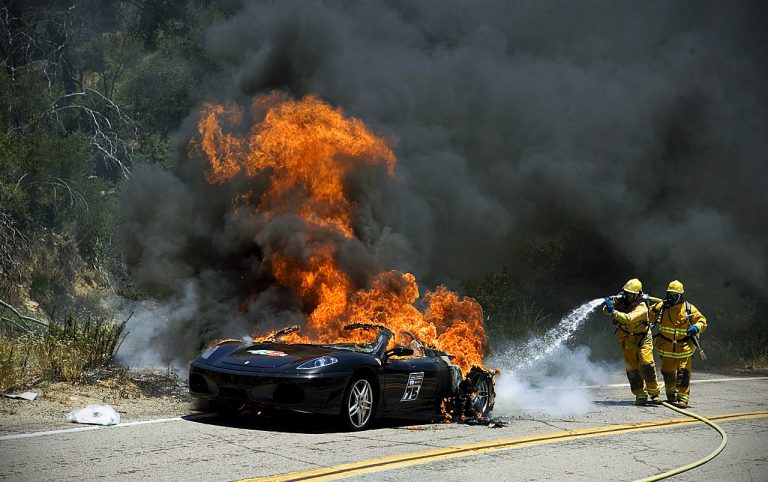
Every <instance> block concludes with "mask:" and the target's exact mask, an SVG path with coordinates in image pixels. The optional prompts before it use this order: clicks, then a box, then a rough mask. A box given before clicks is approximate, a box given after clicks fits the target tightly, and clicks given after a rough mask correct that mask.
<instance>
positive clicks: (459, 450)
mask: <svg viewBox="0 0 768 482" xmlns="http://www.w3.org/2000/svg"><path fill="white" fill-rule="evenodd" d="M765 417H768V411H759V412H743V413H732V414H723V415H714V416H711V417H707V418H709V420H745V419H751V418H765ZM700 423H701V422H700V421H698V420H695V419H692V418H688V417H686V418H671V419H664V420H655V421H652V422H635V423H624V424H617V425H605V426H602V427H593V428H584V429H578V430H566V431H563V432H552V433H545V434H538V435H527V436H524V437H515V438H507V439H500V440H491V441H486V442H476V443H470V444H462V445H454V446H450V447H444V448H439V449H431V450H423V451H420V452H411V453H407V454H401V455H393V456H389V457H380V458H375V459H368V460H362V461H359V462H353V463H350V464H342V465H335V466H333V467H324V468H320V469H314V470H309V471H306V472H291V473H287V474H282V475H274V476H269V477H264V478H251V479H242V480H241V481H239V482H245V481H300V480H313V481H320V480H334V479H340V478H343V477H351V476H353V475H360V474H366V473H371V472H380V471H383V470H390V469H395V468H399V467H407V466H409V465H417V464H424V463H427V462H435V461H438V460H446V459H452V458H456V457H466V456H468V455H476V454H481V453H486V452H494V451H498V450H508V449H513V448H521V447H531V446H534V445H543V444H549V443H556V442H566V441H570V440H577V439H584V438H591V437H605V436H608V435H616V434H620V433H628V432H639V431H642V430H654V429H662V428H672V427H679V426H682V425H694V424H700Z"/></svg>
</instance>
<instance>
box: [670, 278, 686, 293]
mask: <svg viewBox="0 0 768 482" xmlns="http://www.w3.org/2000/svg"><path fill="white" fill-rule="evenodd" d="M667 291H672V292H675V293H681V294H682V293H685V289H684V288H683V283H681V282H679V281H677V280H674V281H670V282H669V286H667Z"/></svg>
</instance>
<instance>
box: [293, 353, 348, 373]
mask: <svg viewBox="0 0 768 482" xmlns="http://www.w3.org/2000/svg"><path fill="white" fill-rule="evenodd" d="M337 361H339V360H337V359H336V358H334V357H332V356H321V357H320V358H315V359H314V360H309V361H307V362H304V363H302V364H301V365H299V366H297V367H296V369H297V370H311V369H313V368H321V367H327V366H328V365H333V364H334V363H336V362H337Z"/></svg>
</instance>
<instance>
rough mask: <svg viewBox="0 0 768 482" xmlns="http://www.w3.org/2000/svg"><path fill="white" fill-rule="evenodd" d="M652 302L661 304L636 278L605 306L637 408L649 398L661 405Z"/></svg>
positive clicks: (605, 303) (608, 300)
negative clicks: (650, 295) (612, 325)
mask: <svg viewBox="0 0 768 482" xmlns="http://www.w3.org/2000/svg"><path fill="white" fill-rule="evenodd" d="M651 300H652V301H653V302H654V303H655V302H657V301H661V300H660V299H658V298H650V297H649V296H648V295H646V294H644V293H643V285H642V283H641V282H640V280H639V279H637V278H633V279H631V280H629V281H627V283H626V284H625V285H624V288H623V289H622V291H621V292H620V293H619V294H618V295H616V296H612V297H608V298H606V299H605V301H604V302H603V305H604V306H603V313H605V314H606V315H610V316H611V317H612V318H613V323H614V324H615V325H616V338H617V340H618V342H619V346H620V347H621V353H622V355H623V356H624V365H625V367H626V370H627V379H629V386H630V388H631V389H632V393H633V394H634V395H635V404H637V405H645V404H646V403H648V401H649V397H650V402H651V403H654V404H659V403H661V399H660V398H659V384H658V381H657V380H656V365H655V364H654V361H653V336H652V335H651V330H650V325H651V320H652V318H650V316H649V311H648V307H649V303H650V301H651Z"/></svg>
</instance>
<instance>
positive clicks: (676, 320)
mask: <svg viewBox="0 0 768 482" xmlns="http://www.w3.org/2000/svg"><path fill="white" fill-rule="evenodd" d="M660 313H661V317H660V324H659V336H658V337H656V350H657V351H658V352H659V356H660V357H661V375H662V376H663V377H664V385H665V391H666V392H667V401H668V402H669V403H672V404H676V405H677V406H678V407H680V408H686V407H688V398H689V395H690V394H691V361H692V360H693V354H694V352H695V351H696V346H695V345H694V343H693V340H692V337H694V336H698V335H699V333H703V332H704V330H706V329H707V319H706V318H705V317H704V315H702V314H701V312H700V311H699V310H698V309H697V308H696V307H695V306H693V305H692V304H691V303H689V302H687V301H685V290H684V288H683V283H681V282H679V281H677V280H675V281H672V282H670V283H669V286H668V287H667V295H666V297H665V298H664V300H663V301H662V302H659V303H656V304H654V305H653V306H651V317H652V319H654V320H656V319H659V314H660Z"/></svg>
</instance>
